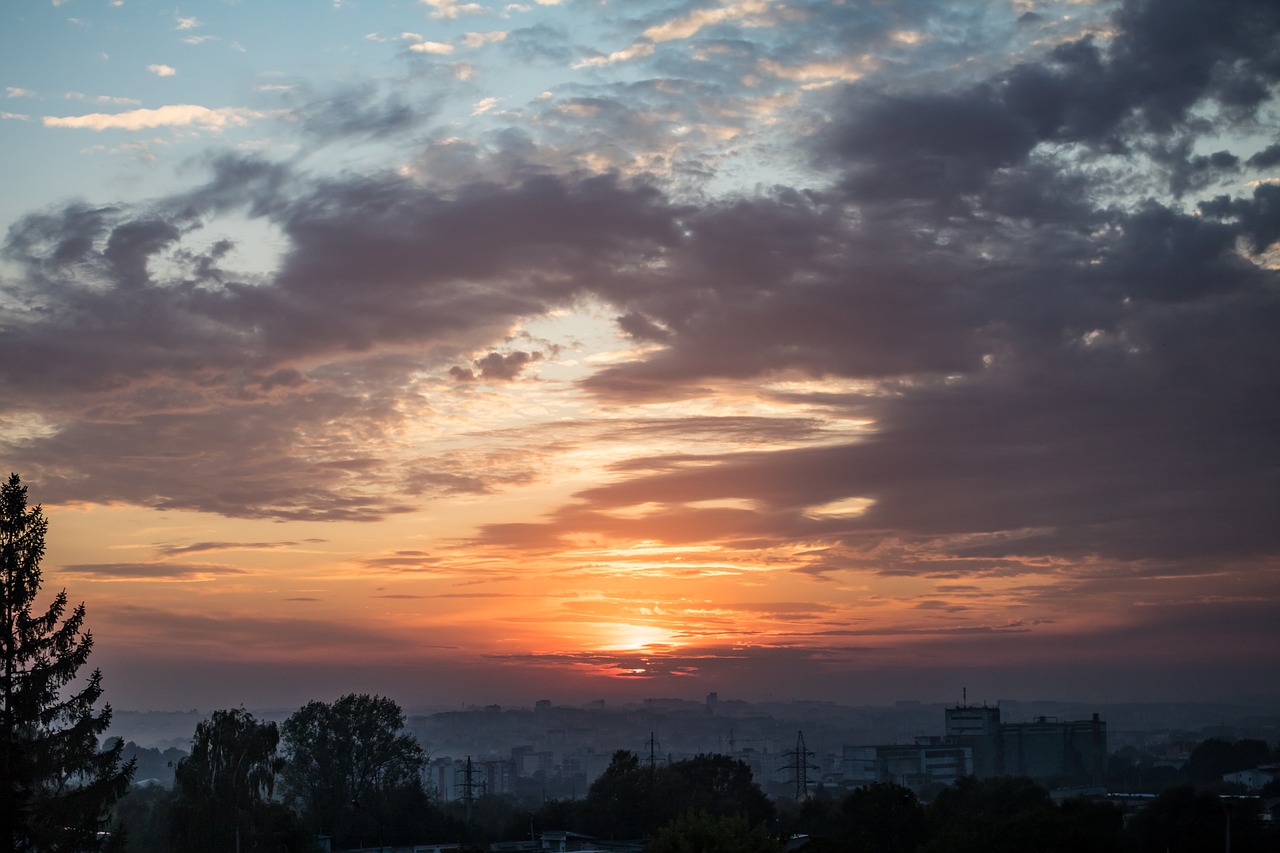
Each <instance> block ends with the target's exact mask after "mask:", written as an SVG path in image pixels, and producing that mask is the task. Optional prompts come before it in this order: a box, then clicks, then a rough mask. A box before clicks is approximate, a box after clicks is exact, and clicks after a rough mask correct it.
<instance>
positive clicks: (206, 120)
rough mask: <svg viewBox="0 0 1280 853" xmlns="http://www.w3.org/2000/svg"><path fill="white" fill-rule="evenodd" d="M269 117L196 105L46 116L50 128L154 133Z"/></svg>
mask: <svg viewBox="0 0 1280 853" xmlns="http://www.w3.org/2000/svg"><path fill="white" fill-rule="evenodd" d="M263 115H265V114H264V113H262V112H259V111H256V110H248V109H242V108H239V107H223V108H221V109H210V108H209V107H202V106H197V105H194V104H174V105H171V106H166V107H157V108H156V109H142V110H129V111H127V112H123V113H90V114H89V115H82V116H45V117H44V118H43V119H42V121H43V122H44V125H45V126H46V127H70V128H82V129H87V130H151V129H153V128H157V127H190V126H195V127H202V128H206V129H209V130H223V129H225V128H229V127H239V126H242V125H245V124H248V123H249V122H250V121H252V120H254V119H256V118H261V117H262V116H263Z"/></svg>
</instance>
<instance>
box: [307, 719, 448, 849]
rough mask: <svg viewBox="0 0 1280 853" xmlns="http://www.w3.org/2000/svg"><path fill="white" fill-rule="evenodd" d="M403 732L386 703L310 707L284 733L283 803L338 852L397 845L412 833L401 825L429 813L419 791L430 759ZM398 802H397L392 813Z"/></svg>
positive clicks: (425, 799) (402, 724) (423, 795)
mask: <svg viewBox="0 0 1280 853" xmlns="http://www.w3.org/2000/svg"><path fill="white" fill-rule="evenodd" d="M403 728H404V714H403V713H402V712H401V710H400V706H399V705H397V704H396V703H395V702H394V701H393V700H391V699H388V698H385V697H381V696H370V695H368V694H359V695H357V694H349V695H346V696H343V697H342V698H341V699H339V700H337V701H336V702H334V703H332V704H327V703H324V702H309V703H308V704H306V705H305V706H303V707H302V708H300V709H298V711H296V712H295V713H294V714H293V715H292V716H291V717H289V719H288V720H286V721H285V723H284V727H283V729H282V735H283V741H284V751H285V755H286V758H287V763H286V765H285V770H284V774H283V779H284V783H285V785H284V786H285V791H286V800H287V801H288V802H290V803H291V804H293V805H295V806H296V807H297V809H298V811H299V812H300V814H301V815H302V817H303V820H304V822H305V823H306V824H307V825H308V826H309V827H310V828H312V829H313V830H314V831H316V832H318V833H321V834H324V835H328V836H331V837H332V838H333V842H334V846H335V847H341V846H344V845H350V844H354V845H359V844H360V842H362V841H364V840H370V841H373V842H376V843H383V842H384V841H385V842H388V843H394V841H395V840H396V839H397V838H399V837H400V836H401V835H404V834H408V833H411V832H413V831H415V830H414V829H413V828H412V826H411V825H405V824H404V822H403V821H402V820H401V818H403V815H404V812H405V811H406V810H407V811H408V812H409V813H411V814H418V813H422V812H424V811H426V810H428V809H430V807H431V804H430V800H429V798H428V797H427V795H426V791H425V789H424V788H423V785H422V773H423V771H424V768H425V765H426V755H425V753H424V752H423V751H422V747H421V746H419V745H418V742H417V741H416V740H414V738H413V737H412V735H409V734H407V733H404V732H402V729H403ZM393 798H394V799H397V800H399V801H400V808H397V809H396V810H395V811H394V812H393V811H392V810H391V808H390V804H391V801H392V799H393ZM404 840H410V839H404Z"/></svg>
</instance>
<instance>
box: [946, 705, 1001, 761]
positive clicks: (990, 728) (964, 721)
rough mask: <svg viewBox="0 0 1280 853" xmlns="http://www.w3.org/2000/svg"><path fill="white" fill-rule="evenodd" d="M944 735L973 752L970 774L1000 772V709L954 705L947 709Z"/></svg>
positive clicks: (985, 706)
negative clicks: (971, 771) (971, 772)
mask: <svg viewBox="0 0 1280 853" xmlns="http://www.w3.org/2000/svg"><path fill="white" fill-rule="evenodd" d="M946 721H947V728H946V738H947V740H948V741H950V742H951V743H954V744H957V745H959V746H967V747H969V749H970V750H972V752H973V775H974V776H977V777H978V778H979V779H987V778H989V777H991V776H1000V775H1002V774H1003V772H1004V771H1003V761H1002V759H1001V739H1000V709H999V708H992V707H989V706H987V705H957V706H956V707H954V708H947V709H946Z"/></svg>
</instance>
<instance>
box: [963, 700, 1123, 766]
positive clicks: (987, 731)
mask: <svg viewBox="0 0 1280 853" xmlns="http://www.w3.org/2000/svg"><path fill="white" fill-rule="evenodd" d="M946 722H947V735H946V736H947V740H948V741H950V742H951V743H954V744H956V745H958V746H968V747H970V748H971V749H972V750H973V768H974V769H973V774H974V775H975V776H977V777H978V778H987V777H990V776H1029V777H1030V778H1032V779H1035V780H1037V781H1041V782H1070V783H1077V784H1094V785H1099V784H1102V782H1103V779H1104V776H1105V770H1106V760H1107V724H1106V723H1105V722H1103V721H1102V720H1100V719H1099V718H1098V715H1097V714H1094V715H1093V718H1092V719H1090V720H1075V721H1069V722H1061V721H1059V720H1057V719H1056V718H1053V717H1036V718H1035V719H1034V720H1033V721H1032V722H1029V723H1002V722H1001V721H1000V709H999V708H990V707H987V706H986V705H983V706H981V707H968V706H964V705H960V706H957V707H954V708H948V709H946Z"/></svg>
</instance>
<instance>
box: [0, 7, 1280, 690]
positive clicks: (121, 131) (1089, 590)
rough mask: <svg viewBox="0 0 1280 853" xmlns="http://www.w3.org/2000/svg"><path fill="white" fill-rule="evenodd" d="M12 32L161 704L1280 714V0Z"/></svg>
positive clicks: (392, 17) (17, 82)
mask: <svg viewBox="0 0 1280 853" xmlns="http://www.w3.org/2000/svg"><path fill="white" fill-rule="evenodd" d="M0 18H2V19H3V20H0V89H2V92H0V154H3V157H2V158H0V227H3V229H4V234H3V245H2V249H0V251H2V252H3V256H2V257H0V424H2V427H0V462H2V463H3V465H4V472H3V473H4V474H6V475H7V474H8V473H9V472H10V471H13V472H16V473H18V474H19V475H21V477H22V478H23V481H24V483H25V484H26V485H27V486H28V487H29V488H30V497H31V500H32V501H33V502H39V503H42V504H43V506H44V509H45V512H46V514H47V516H48V517H49V518H50V522H51V523H50V529H49V540H48V541H49V550H48V554H47V557H46V560H45V563H44V566H45V589H44V598H45V599H47V598H48V597H50V596H52V594H53V593H54V592H55V591H56V590H58V589H60V588H63V587H65V588H66V589H67V590H68V593H69V595H70V597H71V599H72V600H73V601H81V600H83V601H85V602H86V604H87V606H88V611H89V615H88V623H89V625H90V627H91V628H92V630H93V633H94V636H95V639H96V647H95V652H94V655H93V658H92V662H93V663H94V664H96V665H97V666H99V667H101V668H102V669H103V672H104V676H105V686H106V691H107V697H108V699H110V701H111V702H112V703H113V704H114V705H115V706H116V707H117V708H131V709H145V708H156V709H177V708H191V707H198V708H201V709H205V710H208V709H212V708H219V707H233V706H236V705H240V704H244V705H246V706H248V707H251V708H252V707H290V706H296V705H300V704H301V703H303V702H305V701H307V700H309V699H313V698H317V699H325V700H328V699H332V698H334V697H336V696H338V695H340V694H342V693H345V692H350V691H368V692H378V693H382V694H385V695H389V696H392V697H393V698H395V699H397V700H398V701H399V702H401V704H403V705H405V706H426V705H450V704H453V705H456V704H458V703H464V702H475V703H487V702H500V703H503V704H517V705H518V704H526V705H531V704H532V702H533V701H534V700H535V699H540V698H549V699H552V700H554V701H557V702H561V703H565V704H569V703H574V702H580V701H584V700H588V699H595V698H604V699H606V700H608V701H610V702H624V701H628V700H636V699H639V698H642V697H646V696H679V697H685V698H694V699H700V698H702V697H703V696H704V695H705V694H706V693H708V692H710V691H718V693H719V694H720V696H721V697H725V698H745V699H764V698H767V697H772V698H777V699H786V698H813V699H832V700H837V701H841V702H846V703H851V704H862V703H880V702H886V701H892V700H893V699H899V698H922V699H927V700H934V701H942V700H954V699H958V698H959V697H960V695H961V690H962V688H964V687H967V688H968V696H969V698H970V699H971V700H981V699H985V700H991V701H994V700H996V699H1001V698H1020V699H1032V698H1056V699H1073V698H1079V699H1087V700H1092V701H1101V700H1107V699H1113V700H1145V699H1197V698H1230V697H1238V696H1262V697H1269V698H1271V699H1280V655H1277V653H1276V648H1277V647H1278V646H1280V272H1278V270H1280V99H1278V98H1277V95H1278V94H1280V4H1276V3H1274V2H1267V0H1201V2H1192V0H1167V2H1127V3H1120V4H1112V3H1102V2H1098V3H1093V2H1085V0H1068V2H1039V0H992V1H991V2H987V3H972V2H959V0H951V1H949V0H901V2H884V1H883V0H881V2H876V1H875V0H846V1H845V2H839V0H795V2H780V1H778V0H730V2H723V1H722V0H697V2H687V0H662V2H649V0H559V2H557V0H527V2H515V3H502V2H490V0H483V2H475V3H470V2H464V0H423V1H422V2H413V1H412V0H399V2H382V0H307V2H302V0H293V1H292V2H281V0H272V1H271V2H267V0H199V2H186V3H182V4H181V5H173V4H170V3H158V2H148V0H52V2H50V0H15V2H10V3H7V4H6V5H5V8H4V11H3V12H0Z"/></svg>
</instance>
